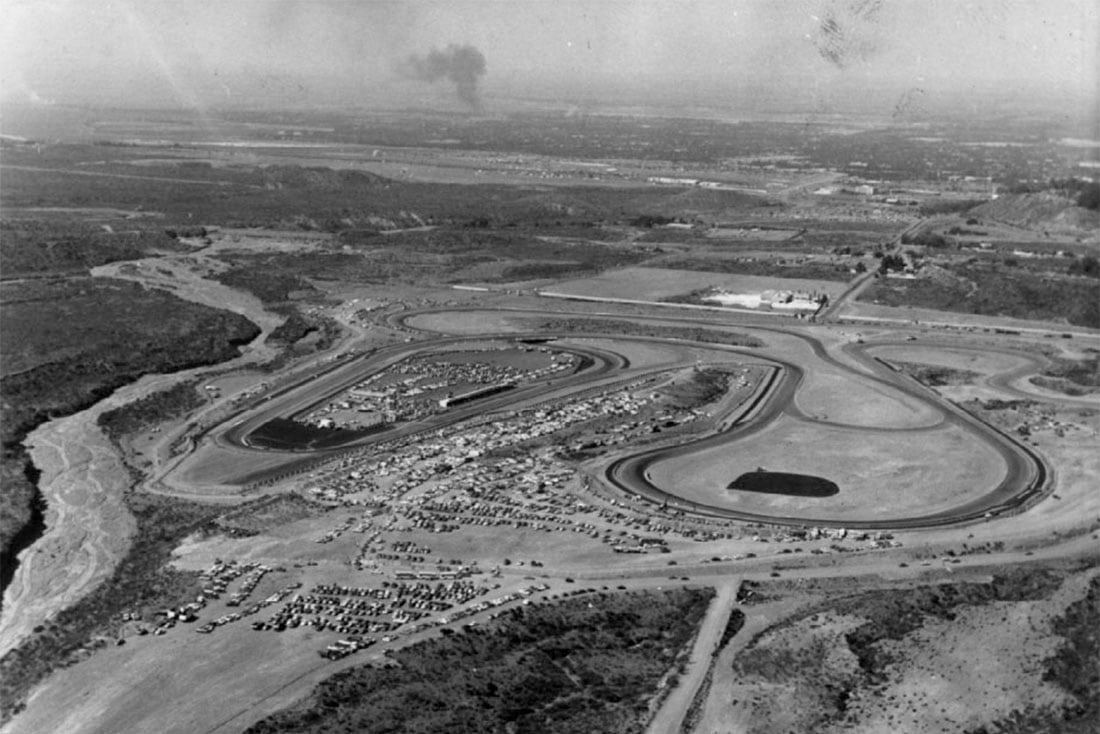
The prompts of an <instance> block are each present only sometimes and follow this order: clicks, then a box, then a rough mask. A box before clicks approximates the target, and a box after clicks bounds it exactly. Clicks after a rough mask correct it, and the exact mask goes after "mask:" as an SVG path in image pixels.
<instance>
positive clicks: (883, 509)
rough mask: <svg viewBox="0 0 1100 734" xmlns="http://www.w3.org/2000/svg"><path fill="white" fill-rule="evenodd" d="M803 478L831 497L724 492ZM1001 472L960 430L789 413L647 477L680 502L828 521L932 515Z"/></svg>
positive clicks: (984, 488)
mask: <svg viewBox="0 0 1100 734" xmlns="http://www.w3.org/2000/svg"><path fill="white" fill-rule="evenodd" d="M758 467H763V468H764V469H766V470H768V471H774V472H787V473H796V474H808V475H811V476H818V477H823V478H825V479H828V480H830V481H833V482H836V484H837V485H838V486H839V487H840V493H839V494H837V495H835V496H833V497H824V498H811V497H789V496H785V495H778V494H762V493H754V492H744V491H729V490H727V489H726V486H727V485H728V484H729V483H730V482H732V481H733V480H734V479H736V478H737V477H738V476H740V475H741V474H743V473H746V472H752V471H756V469H757V468H758ZM1004 476H1005V468H1004V462H1003V460H1002V459H1001V457H1000V455H999V454H997V452H996V451H994V450H993V449H992V448H990V447H989V446H988V445H986V444H984V443H982V442H980V441H977V440H975V439H974V437H973V436H972V435H971V434H969V433H967V432H965V431H963V430H962V429H960V428H957V427H954V426H950V427H944V428H938V429H930V430H926V431H919V432H916V433H912V432H894V433H883V432H879V431H873V430H868V431H863V430H854V429H845V428H837V427H834V426H821V425H816V424H813V423H805V422H802V421H797V420H795V419H793V418H790V417H788V416H784V417H781V418H779V419H778V420H776V421H775V422H774V423H773V424H772V425H771V426H769V427H768V428H766V429H764V430H763V431H760V432H759V433H757V434H755V435H753V436H750V437H748V438H746V439H744V440H741V441H738V442H736V443H734V444H730V445H724V446H716V447H713V448H708V449H704V450H702V451H697V452H692V453H689V454H685V455H683V456H676V457H671V458H668V459H666V460H663V461H659V462H657V463H656V464H654V465H653V466H651V467H650V469H649V478H650V480H651V481H652V482H653V483H654V484H655V485H657V486H658V487H661V488H667V489H668V490H669V491H674V492H675V493H676V494H677V495H679V496H681V497H684V498H686V499H690V500H694V501H698V502H705V503H707V504H712V505H716V506H719V507H729V508H731V509H737V510H741V511H744V512H754V513H764V514H779V515H785V516H793V517H799V516H803V515H804V516H806V517H816V518H833V519H852V520H855V519H859V520H866V519H874V518H886V517H906V516H911V515H923V514H931V513H933V512H936V511H939V510H945V509H948V508H951V507H954V506H957V505H960V504H962V503H964V502H965V501H967V500H970V499H976V498H977V497H980V496H981V495H983V494H985V493H987V492H988V491H990V490H991V489H992V488H993V487H995V486H996V485H997V483H998V482H1000V481H1001V479H1003V478H1004Z"/></svg>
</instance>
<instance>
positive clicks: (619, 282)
mask: <svg viewBox="0 0 1100 734" xmlns="http://www.w3.org/2000/svg"><path fill="white" fill-rule="evenodd" d="M710 287H718V288H723V289H725V290H728V291H729V292H731V293H760V292H762V291H766V290H789V291H807V292H817V293H826V294H828V296H829V298H830V299H833V298H836V297H837V296H839V295H840V294H841V293H843V292H844V289H845V288H846V287H847V286H846V284H844V283H841V282H837V281H829V280H802V279H799V278H773V277H766V276H756V275H729V274H726V273H705V272H697V271H693V270H670V269H666V268H623V269H621V270H611V271H608V272H606V273H603V274H601V275H597V276H594V277H591V278H579V279H576V280H568V281H564V282H560V283H557V284H556V285H554V286H553V287H552V288H548V289H547V290H553V291H555V292H559V293H569V294H575V295H578V296H600V297H604V298H632V299H637V300H649V301H657V300H660V299H662V298H668V297H670V296H680V295H684V294H686V293H690V292H692V291H695V290H699V289H702V288H710Z"/></svg>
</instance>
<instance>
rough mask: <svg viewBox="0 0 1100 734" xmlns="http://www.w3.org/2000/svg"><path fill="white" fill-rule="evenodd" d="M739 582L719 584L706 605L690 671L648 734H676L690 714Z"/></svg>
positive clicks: (670, 697) (664, 706)
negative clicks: (708, 604) (712, 597)
mask: <svg viewBox="0 0 1100 734" xmlns="http://www.w3.org/2000/svg"><path fill="white" fill-rule="evenodd" d="M739 584H740V580H738V579H732V578H731V579H728V580H725V581H723V582H722V583H720V584H716V591H717V594H715V597H714V600H713V601H711V603H710V608H709V609H707V615H706V617H704V618H703V624H702V625H701V626H700V627H699V633H698V634H697V635H696V636H695V644H694V646H693V647H692V649H691V658H690V660H689V661H688V669H687V673H685V674H684V675H683V677H681V678H680V682H679V684H678V685H677V686H676V688H675V689H674V690H673V691H672V693H670V694H669V695H668V698H666V699H665V702H664V704H662V706H661V708H660V710H658V711H657V714H656V716H654V717H653V720H652V721H651V722H649V728H648V729H647V730H646V731H647V732H648V734H675V732H678V731H680V727H681V725H682V723H683V721H684V717H685V716H687V712H688V708H690V707H691V702H692V700H693V699H694V698H695V692H696V691H698V690H699V686H701V685H702V684H703V679H704V678H706V675H707V670H708V669H709V668H710V661H711V658H712V656H713V654H714V653H715V652H716V648H717V647H718V643H719V642H720V641H721V639H722V632H723V631H724V630H725V629H726V621H727V620H728V619H729V616H730V610H731V609H732V608H733V599H734V595H735V594H736V593H737V587H738V585H739Z"/></svg>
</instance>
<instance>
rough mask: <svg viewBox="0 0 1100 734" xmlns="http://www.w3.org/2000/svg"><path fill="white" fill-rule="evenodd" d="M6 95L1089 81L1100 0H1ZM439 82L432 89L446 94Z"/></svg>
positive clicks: (313, 94) (295, 96)
mask: <svg viewBox="0 0 1100 734" xmlns="http://www.w3.org/2000/svg"><path fill="white" fill-rule="evenodd" d="M3 10H4V22H3V24H2V29H0V74H2V77H0V79H2V86H0V94H2V95H3V96H4V98H7V99H37V100H42V101H56V102H71V101H76V102H102V103H108V104H119V103H123V104H140V103H143V102H145V103H149V104H156V105H165V104H179V105H185V106H208V105H219V104H223V103H233V102H242V101H244V102H247V101H248V100H250V99H255V98H270V99H285V100H287V101H294V100H300V101H302V102H328V103H332V102H336V101H338V96H337V95H347V94H349V93H350V94H355V92H356V90H362V91H363V94H364V97H365V98H370V97H371V96H372V95H377V94H384V93H385V92H386V90H389V91H390V92H392V91H394V90H401V89H414V90H416V91H417V92H418V93H419V92H422V91H423V90H424V89H426V88H427V87H428V85H427V84H426V83H423V82H414V81H410V80H407V79H402V78H401V76H400V75H399V74H397V73H396V71H395V70H396V69H397V68H398V67H399V64H400V61H401V59H403V58H406V57H407V56H408V55H409V54H413V53H426V52H428V51H430V50H431V49H432V48H435V47H439V48H442V47H445V46H447V45H448V44H470V45H473V46H475V47H477V48H478V49H479V50H480V51H481V52H482V54H483V55H484V57H485V59H486V73H485V75H484V77H483V78H482V79H481V80H480V82H481V89H482V92H483V94H484V95H486V96H487V97H488V98H491V97H492V96H493V95H494V94H523V95H526V96H530V97H561V96H566V97H569V96H575V97H576V98H578V99H581V98H585V97H586V96H591V95H593V94H598V93H599V92H600V91H601V90H606V89H613V88H615V87H617V86H622V87H626V88H629V89H631V90H638V91H644V90H650V92H651V93H652V94H653V95H654V96H655V97H660V96H661V95H663V94H672V95H675V94H676V93H677V92H680V93H683V92H684V90H693V89H694V90H704V91H705V92H706V93H708V94H710V93H713V92H715V91H717V92H718V93H721V92H722V90H728V91H729V92H730V93H731V94H733V93H734V90H738V89H743V88H744V87H745V86H746V85H761V84H762V85H775V86H777V87H779V88H788V87H789V88H791V89H796V90H801V92H800V93H805V92H806V90H813V89H819V90H820V89H824V90H827V89H829V88H831V87H833V86H837V85H840V86H845V85H847V86H848V87H851V86H853V85H854V86H856V87H857V88H858V87H860V86H864V85H866V86H886V87H890V88H896V89H902V90H904V89H909V88H921V89H922V90H927V91H931V92H934V91H936V90H949V89H950V90H966V89H971V88H973V89H988V88H991V87H994V88H1002V89H1011V88H1018V87H1020V86H1027V87H1039V88H1045V89H1059V90H1066V91H1071V92H1076V93H1078V94H1083V95H1086V96H1089V97H1095V95H1096V93H1097V68H1098V66H1100V59H1098V58H1097V48H1098V45H1100V37H1098V34H1100V30H1098V29H1100V3H1098V2H1097V1H1096V0H974V1H968V0H848V1H846V2H843V1H839V0H767V1H765V0H679V1H675V2H674V1H671V0H665V1H662V0H631V1H629V2H627V1H624V0H565V1H564V2H561V1H555V2H551V1H549V0H546V1H542V0H499V1H497V0H448V1H442V0H441V1H439V2H415V1H414V2H371V1H369V0H368V1H363V2H347V1H345V2H335V1H329V0H216V1H213V2H207V1H205V0H4V4H3ZM436 86H439V87H440V90H439V92H440V94H441V96H442V95H443V94H444V93H446V91H447V90H446V89H445V88H443V87H444V86H445V85H438V84H437V85H436Z"/></svg>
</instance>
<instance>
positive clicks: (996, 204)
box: [968, 193, 1100, 233]
mask: <svg viewBox="0 0 1100 734" xmlns="http://www.w3.org/2000/svg"><path fill="white" fill-rule="evenodd" d="M968 213H969V214H970V215H971V216H974V217H978V218H979V219H991V220H994V221H997V222H1003V223H1005V224H1010V225H1013V226H1016V227H1026V228H1027V229H1033V230H1056V231H1060V232H1065V231H1067V230H1073V231H1083V232H1089V233H1095V232H1096V230H1097V228H1098V227H1100V212H1097V211H1094V210H1090V209H1085V208H1083V207H1079V206H1076V205H1075V204H1074V202H1073V201H1072V200H1071V199H1067V198H1065V197H1064V196H1059V195H1057V194H1051V193H1034V194H1008V195H1005V196H1000V197H998V198H996V199H994V200H993V201H989V202H986V203H984V204H980V205H978V206H976V207H974V208H973V209H971V210H970V211H969V212H968Z"/></svg>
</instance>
